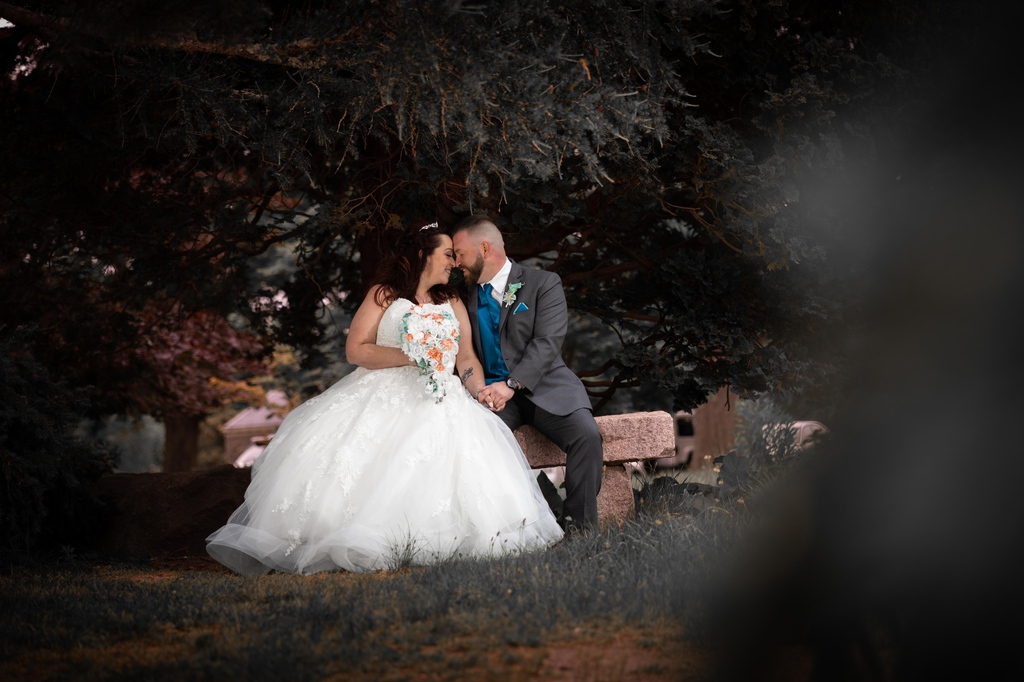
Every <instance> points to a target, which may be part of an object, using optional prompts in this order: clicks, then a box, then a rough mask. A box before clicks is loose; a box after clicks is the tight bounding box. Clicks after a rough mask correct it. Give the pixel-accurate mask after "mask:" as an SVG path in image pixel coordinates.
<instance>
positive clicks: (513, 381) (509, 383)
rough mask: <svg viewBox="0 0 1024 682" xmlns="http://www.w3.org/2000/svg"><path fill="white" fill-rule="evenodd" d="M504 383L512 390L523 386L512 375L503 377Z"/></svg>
mask: <svg viewBox="0 0 1024 682" xmlns="http://www.w3.org/2000/svg"><path fill="white" fill-rule="evenodd" d="M505 385H506V386H508V387H509V388H511V389H512V390H513V391H518V390H519V389H521V388H522V387H523V385H522V384H521V383H519V381H518V380H517V379H513V378H512V377H509V378H508V379H505Z"/></svg>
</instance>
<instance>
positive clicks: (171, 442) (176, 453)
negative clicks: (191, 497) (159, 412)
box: [164, 414, 200, 473]
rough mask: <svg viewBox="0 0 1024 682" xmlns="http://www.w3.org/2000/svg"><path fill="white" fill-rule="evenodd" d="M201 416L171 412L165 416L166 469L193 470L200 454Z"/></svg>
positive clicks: (173, 470) (169, 470) (166, 470)
mask: <svg viewBox="0 0 1024 682" xmlns="http://www.w3.org/2000/svg"><path fill="white" fill-rule="evenodd" d="M199 421H200V419H199V417H197V416H194V415H189V414H169V415H166V416H165V417H164V429H165V436H164V471H165V472H167V473H171V472H175V471H191V470H192V468H193V467H194V466H195V465H196V459H197V457H198V454H199Z"/></svg>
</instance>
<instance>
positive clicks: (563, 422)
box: [452, 215, 604, 530]
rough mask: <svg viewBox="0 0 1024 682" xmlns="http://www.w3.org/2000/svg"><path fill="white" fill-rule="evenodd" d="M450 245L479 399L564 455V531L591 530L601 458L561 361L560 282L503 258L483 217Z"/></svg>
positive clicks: (579, 388) (596, 434)
mask: <svg viewBox="0 0 1024 682" xmlns="http://www.w3.org/2000/svg"><path fill="white" fill-rule="evenodd" d="M452 243H453V247H454V251H455V265H456V266H457V267H458V268H460V269H461V270H462V271H463V272H464V273H465V275H466V285H467V288H468V294H469V295H468V297H467V298H468V300H467V302H466V303H467V308H468V310H469V320H470V325H471V326H472V328H473V347H474V349H475V350H476V353H477V356H479V358H480V363H481V364H482V365H483V367H484V378H485V381H486V384H487V385H486V386H485V387H484V388H483V389H482V390H481V391H480V393H479V396H478V399H479V400H480V402H481V403H483V404H484V405H485V406H487V407H489V408H491V409H492V410H494V411H495V412H496V413H497V414H498V416H499V417H501V419H502V421H504V422H505V424H506V425H507V426H508V427H509V428H510V429H511V430H513V431H515V430H516V429H517V428H518V427H519V426H521V425H522V424H529V425H531V426H533V427H534V428H535V429H537V430H538V431H540V432H541V433H543V434H544V435H545V436H547V437H548V439H550V440H551V441H552V442H553V443H554V444H555V445H557V446H558V447H559V448H561V449H562V450H563V451H564V452H565V454H566V457H565V493H566V496H565V504H564V506H563V510H564V513H563V518H564V524H565V527H566V530H580V529H583V528H587V527H596V526H597V493H598V491H599V490H600V489H601V475H602V473H603V471H602V469H603V466H604V454H603V450H602V445H601V433H600V431H598V429H597V423H596V422H595V421H594V415H593V413H592V412H591V408H590V399H589V398H588V397H587V392H586V389H584V388H583V383H582V382H581V381H580V380H579V377H577V376H576V375H575V374H574V373H573V372H572V370H570V369H569V368H568V367H566V366H565V363H564V362H563V361H562V355H561V349H562V339H563V338H565V332H566V329H567V328H568V324H569V313H568V309H567V307H566V304H565V293H564V292H563V291H562V282H561V280H560V279H559V278H558V275H556V274H554V273H553V272H548V271H547V270H537V269H533V268H524V267H523V266H521V265H519V264H518V263H515V262H513V261H511V260H509V259H508V257H507V256H506V255H505V242H504V240H503V239H502V235H501V231H500V230H498V228H497V226H495V224H494V223H493V222H491V221H490V219H489V218H487V217H486V216H483V215H471V216H468V217H466V218H464V219H463V220H462V221H461V222H459V224H457V225H456V226H455V228H454V229H453V230H452ZM464 379H465V378H464Z"/></svg>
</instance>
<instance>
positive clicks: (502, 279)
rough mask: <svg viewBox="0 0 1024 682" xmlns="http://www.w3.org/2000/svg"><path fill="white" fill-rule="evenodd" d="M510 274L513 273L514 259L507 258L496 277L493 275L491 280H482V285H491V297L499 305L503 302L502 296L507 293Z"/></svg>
mask: <svg viewBox="0 0 1024 682" xmlns="http://www.w3.org/2000/svg"><path fill="white" fill-rule="evenodd" d="M510 274H512V261H510V260H509V259H508V258H506V259H505V264H504V265H502V266H501V270H498V272H497V273H496V274H495V275H494V277H491V281H490V282H480V284H481V285H483V284H490V285H491V297H492V298H494V300H495V301H497V302H498V304H499V305H500V304H501V297H502V296H503V295H504V294H505V285H507V284H508V276H509V275H510Z"/></svg>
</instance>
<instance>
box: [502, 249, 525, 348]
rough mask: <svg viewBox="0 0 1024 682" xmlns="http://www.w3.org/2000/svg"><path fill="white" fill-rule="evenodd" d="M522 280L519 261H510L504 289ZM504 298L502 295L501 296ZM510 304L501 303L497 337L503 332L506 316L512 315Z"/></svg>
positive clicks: (506, 289)
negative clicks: (510, 264) (510, 266)
mask: <svg viewBox="0 0 1024 682" xmlns="http://www.w3.org/2000/svg"><path fill="white" fill-rule="evenodd" d="M522 281H523V266H522V265H520V264H519V263H517V262H515V261H512V270H511V272H509V273H508V282H506V283H505V291H508V288H509V287H510V286H512V285H513V284H515V283H517V282H522ZM502 298H504V296H502ZM513 305H515V304H512V305H505V304H504V303H502V304H501V317H500V318H498V338H501V336H502V335H503V334H504V333H505V326H506V325H507V324H508V318H509V317H511V316H512V306H513Z"/></svg>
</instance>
